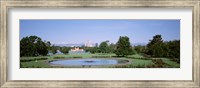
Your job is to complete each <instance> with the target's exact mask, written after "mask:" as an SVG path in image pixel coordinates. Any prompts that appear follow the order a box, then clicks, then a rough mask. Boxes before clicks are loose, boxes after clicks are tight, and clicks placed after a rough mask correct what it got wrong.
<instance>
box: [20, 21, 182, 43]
mask: <svg viewBox="0 0 200 88" xmlns="http://www.w3.org/2000/svg"><path fill="white" fill-rule="evenodd" d="M156 34H160V35H162V38H163V40H164V41H170V40H180V20H20V39H22V38H23V37H26V36H31V35H36V36H39V37H41V38H42V39H43V40H46V41H50V42H51V43H52V44H80V43H86V42H88V41H90V42H91V43H98V44H99V43H101V42H102V41H106V40H109V41H110V43H116V42H117V41H118V39H119V37H120V36H128V37H129V39H130V42H131V43H132V44H133V43H148V42H149V40H150V39H152V38H153V36H154V35H156Z"/></svg>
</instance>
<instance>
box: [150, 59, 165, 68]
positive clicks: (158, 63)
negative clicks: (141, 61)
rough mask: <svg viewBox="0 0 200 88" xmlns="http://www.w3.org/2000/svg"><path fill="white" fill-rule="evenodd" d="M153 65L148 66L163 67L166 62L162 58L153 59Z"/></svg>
mask: <svg viewBox="0 0 200 88" xmlns="http://www.w3.org/2000/svg"><path fill="white" fill-rule="evenodd" d="M152 62H153V63H154V64H153V65H148V66H147V67H148V68H161V67H166V64H165V63H164V62H163V61H162V59H152Z"/></svg>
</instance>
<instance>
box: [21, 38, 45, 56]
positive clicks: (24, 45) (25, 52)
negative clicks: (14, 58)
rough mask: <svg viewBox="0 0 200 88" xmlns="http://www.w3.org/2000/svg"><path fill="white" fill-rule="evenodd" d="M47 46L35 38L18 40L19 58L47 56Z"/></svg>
mask: <svg viewBox="0 0 200 88" xmlns="http://www.w3.org/2000/svg"><path fill="white" fill-rule="evenodd" d="M47 53H48V46H46V44H45V42H43V41H42V39H41V38H40V37H37V36H29V37H28V36H27V37H24V38H22V39H21V40H20V56H38V55H47Z"/></svg>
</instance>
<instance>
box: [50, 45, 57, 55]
mask: <svg viewBox="0 0 200 88" xmlns="http://www.w3.org/2000/svg"><path fill="white" fill-rule="evenodd" d="M57 50H58V49H57V47H56V46H54V45H53V46H52V47H51V52H52V53H53V54H56V53H57Z"/></svg>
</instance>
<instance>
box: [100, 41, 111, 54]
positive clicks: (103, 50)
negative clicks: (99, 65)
mask: <svg viewBox="0 0 200 88" xmlns="http://www.w3.org/2000/svg"><path fill="white" fill-rule="evenodd" d="M108 42H109V41H104V42H101V44H100V45H99V49H100V52H101V53H108Z"/></svg>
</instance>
